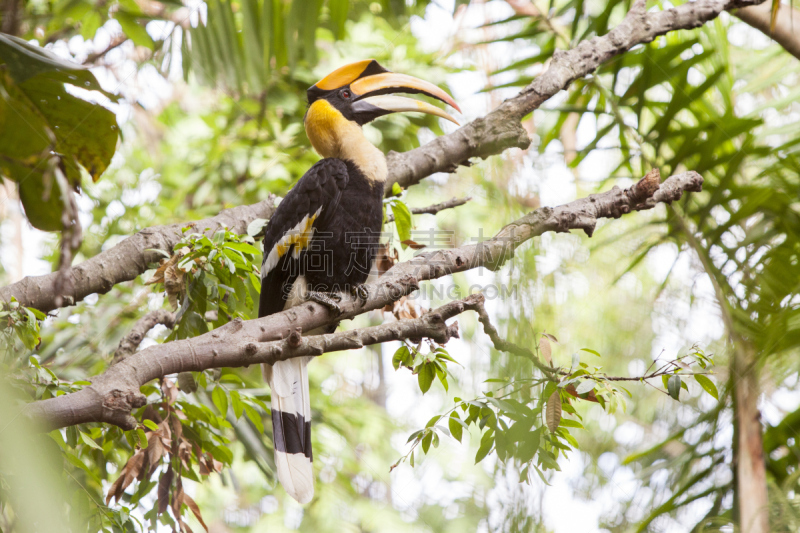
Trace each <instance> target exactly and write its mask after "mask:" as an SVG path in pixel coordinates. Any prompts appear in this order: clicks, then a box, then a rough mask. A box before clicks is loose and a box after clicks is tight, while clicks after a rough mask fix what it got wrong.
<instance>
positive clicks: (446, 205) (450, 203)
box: [386, 196, 472, 222]
mask: <svg viewBox="0 0 800 533" xmlns="http://www.w3.org/2000/svg"><path fill="white" fill-rule="evenodd" d="M470 200H472V197H471V196H467V197H466V198H451V199H450V200H447V201H446V202H441V203H438V204H433V205H429V206H428V207H412V208H411V213H413V214H414V215H435V214H436V213H438V212H439V211H444V210H445V209H452V208H454V207H459V206H462V205H464V204H465V203H467V202H469V201H470ZM386 222H394V215H387V216H386Z"/></svg>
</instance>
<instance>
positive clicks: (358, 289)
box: [350, 283, 369, 305]
mask: <svg viewBox="0 0 800 533" xmlns="http://www.w3.org/2000/svg"><path fill="white" fill-rule="evenodd" d="M350 292H351V293H352V294H353V296H356V297H357V298H358V301H360V302H361V305H364V304H365V303H367V300H368V299H369V289H367V286H366V285H364V284H363V283H359V284H358V285H355V286H353V287H351V289H350Z"/></svg>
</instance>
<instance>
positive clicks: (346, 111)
mask: <svg viewBox="0 0 800 533" xmlns="http://www.w3.org/2000/svg"><path fill="white" fill-rule="evenodd" d="M392 93H412V94H424V95H426V96H430V97H431V98H436V99H437V100H441V101H442V102H444V103H446V104H448V105H450V106H451V107H453V108H454V109H456V110H457V111H459V112H461V109H459V107H458V104H456V103H455V101H454V100H453V98H452V97H451V96H450V95H449V94H447V93H446V92H445V91H443V90H442V89H440V88H439V87H437V86H436V85H434V84H432V83H430V82H427V81H424V80H420V79H418V78H415V77H413V76H409V75H406V74H398V73H395V72H389V71H387V70H386V69H385V68H383V67H382V66H380V65H379V64H378V62H377V61H375V60H374V59H365V60H363V61H357V62H355V63H351V64H349V65H345V66H343V67H340V68H338V69H336V70H335V71H333V72H332V73H330V74H328V75H327V76H325V77H324V78H323V79H321V80H320V81H318V82H317V83H315V84H314V85H313V86H312V87H311V88H309V89H308V103H309V104H310V107H309V111H311V112H313V111H316V110H314V104H315V103H316V102H317V101H319V100H325V101H326V102H327V103H328V104H330V105H331V106H333V107H334V108H335V109H336V110H337V111H339V113H341V114H342V116H344V118H346V119H347V120H351V121H353V122H356V123H357V124H358V125H360V126H362V125H364V124H366V123H368V122H370V121H372V120H375V119H376V118H379V117H382V116H384V115H388V114H390V113H397V112H420V113H427V114H429V115H435V116H438V117H442V118H444V119H447V120H449V121H451V122H453V123H455V124H458V121H456V119H454V118H453V117H452V116H450V115H449V114H448V113H446V112H445V111H444V110H442V109H439V108H438V107H436V106H433V105H431V104H428V103H427V102H422V101H420V100H413V99H411V98H404V97H401V96H387V95H390V94H392ZM319 107H323V106H319ZM325 107H327V106H325ZM308 118H309V117H308V116H307V117H306V120H308ZM310 118H312V119H313V118H314V117H313V116H312V117H310Z"/></svg>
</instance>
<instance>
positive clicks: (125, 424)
mask: <svg viewBox="0 0 800 533" xmlns="http://www.w3.org/2000/svg"><path fill="white" fill-rule="evenodd" d="M478 298H481V299H482V296H481V295H473V296H470V297H469V298H466V299H465V300H462V301H456V302H451V303H448V304H445V305H443V306H442V307H440V308H438V309H436V310H433V311H430V312H428V313H426V314H424V315H423V316H421V317H420V318H416V319H412V320H401V321H398V322H389V323H386V324H381V325H379V326H372V327H368V328H363V329H357V330H351V331H343V332H340V333H331V334H328V335H315V336H311V337H303V336H302V335H301V332H300V328H297V329H295V330H294V331H292V332H291V333H290V334H289V335H288V336H287V337H286V338H284V339H281V340H275V341H271V342H259V341H258V339H256V338H253V337H248V336H246V334H243V322H242V321H241V320H240V319H237V320H236V321H234V322H231V323H230V324H228V325H227V326H225V327H222V328H219V329H217V330H215V331H214V332H212V333H211V336H212V338H214V339H217V340H216V341H214V342H215V345H220V344H226V345H227V348H222V347H221V346H220V349H219V350H218V349H212V350H210V351H203V352H202V353H201V352H196V353H194V354H193V356H192V357H184V353H182V352H181V351H179V350H178V351H175V350H170V348H171V347H174V346H175V345H176V344H177V343H175V342H171V343H167V344H162V345H159V346H160V347H163V348H166V350H150V349H147V350H142V351H140V352H137V353H134V354H131V355H129V356H128V357H126V358H125V359H123V360H120V361H118V362H116V363H115V364H113V365H112V366H111V367H110V368H109V369H108V370H107V371H106V372H105V373H103V374H101V375H100V376H97V377H95V378H94V379H93V380H92V385H91V386H89V387H87V388H85V389H83V390H81V391H78V392H75V393H72V394H70V395H68V396H69V398H70V400H69V401H67V402H58V401H56V402H51V401H49V400H44V401H40V402H35V403H33V404H30V405H29V408H28V412H27V414H28V415H29V416H33V417H34V418H36V419H38V420H39V421H41V422H43V423H44V425H45V426H46V427H48V428H50V429H54V428H59V427H65V426H70V425H75V424H80V423H84V422H106V423H109V424H115V425H117V426H120V427H122V428H124V429H132V428H134V427H136V420H135V419H134V418H133V416H131V410H132V409H135V408H137V407H141V406H143V405H144V404H145V403H146V399H145V397H144V395H142V394H141V393H140V392H139V387H141V386H142V385H144V384H145V383H147V382H148V381H151V380H153V379H156V378H159V377H161V376H165V375H168V374H175V373H179V372H192V371H193V372H199V371H202V370H207V369H209V368H220V367H239V366H247V365H251V364H256V363H267V364H273V363H275V362H277V361H284V360H286V359H290V358H293V357H303V356H317V355H322V354H323V353H327V352H335V351H341V350H355V349H359V348H362V347H364V346H368V345H372V344H380V343H383V342H389V341H393V340H403V339H408V338H420V339H421V338H428V339H432V340H434V341H436V342H438V343H440V344H444V343H446V342H447V341H448V340H450V339H451V338H454V337H455V338H457V337H458V323H457V322H456V323H454V324H452V325H447V323H446V322H445V321H446V320H448V319H449V318H452V317H454V316H456V315H457V314H459V313H462V312H463V311H464V310H465V309H468V308H469V307H470V306H471V305H472V303H473V301H474V300H476V299H478ZM251 322H252V321H251Z"/></svg>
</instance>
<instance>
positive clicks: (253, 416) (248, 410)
mask: <svg viewBox="0 0 800 533" xmlns="http://www.w3.org/2000/svg"><path fill="white" fill-rule="evenodd" d="M244 413H245V415H247V418H249V419H250V422H252V423H253V425H254V426H255V427H256V429H257V430H258V432H259V433H264V422H263V421H262V420H261V415H260V414H258V411H256V410H255V408H253V406H252V405H248V404H244Z"/></svg>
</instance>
